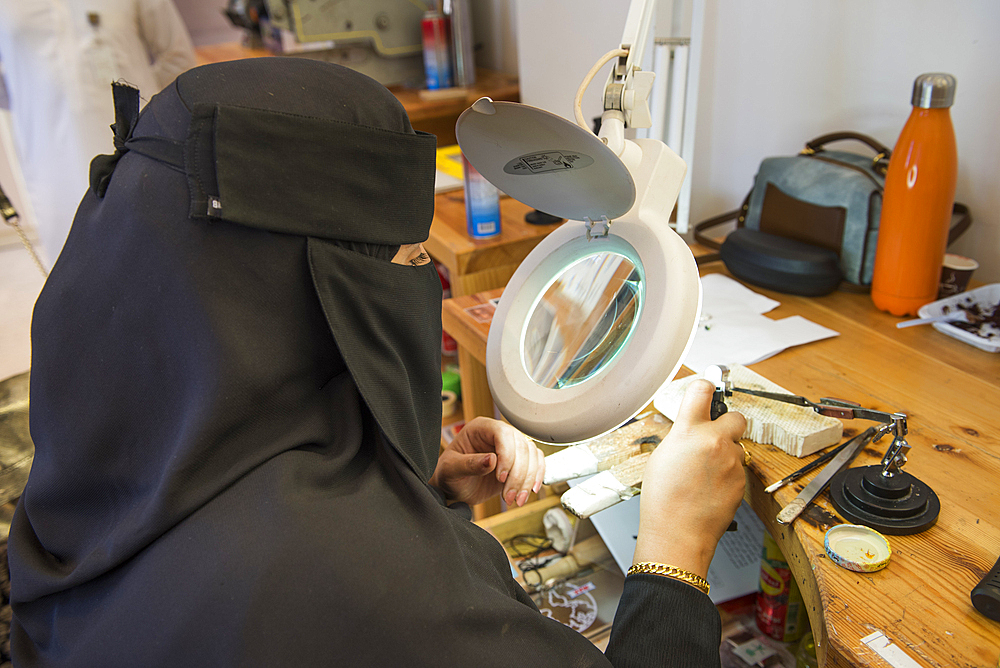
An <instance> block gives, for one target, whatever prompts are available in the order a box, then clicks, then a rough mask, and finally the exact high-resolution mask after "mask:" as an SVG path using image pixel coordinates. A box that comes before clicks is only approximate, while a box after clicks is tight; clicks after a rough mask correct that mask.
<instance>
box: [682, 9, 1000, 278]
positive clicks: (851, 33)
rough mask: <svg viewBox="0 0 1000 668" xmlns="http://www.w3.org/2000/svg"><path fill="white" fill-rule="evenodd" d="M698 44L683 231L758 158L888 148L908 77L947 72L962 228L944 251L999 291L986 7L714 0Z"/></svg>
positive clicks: (998, 175) (999, 82)
mask: <svg viewBox="0 0 1000 668" xmlns="http://www.w3.org/2000/svg"><path fill="white" fill-rule="evenodd" d="M704 38H705V41H704V51H703V60H702V67H701V90H700V95H699V100H698V104H699V113H698V125H697V139H696V142H695V147H696V149H695V150H696V153H695V156H696V157H695V161H694V162H695V165H694V174H693V178H694V181H693V183H692V187H693V201H692V218H693V219H694V220H701V219H703V218H706V217H708V216H711V215H714V214H716V213H720V212H722V211H724V210H727V209H730V208H734V207H735V205H737V204H738V203H739V202H740V201H741V200H742V198H743V197H744V196H745V195H746V192H747V190H749V188H750V185H751V179H752V178H753V175H754V173H755V172H756V168H757V166H758V165H759V164H760V161H761V159H762V158H765V157H767V156H771V155H782V154H789V153H793V152H796V151H798V150H799V149H800V148H802V144H803V143H804V142H805V141H807V140H809V139H812V138H813V137H816V136H819V135H821V134H824V133H826V132H831V131H835V130H845V129H846V130H855V131H858V132H862V133H864V134H868V135H871V136H872V137H874V138H875V139H878V140H880V141H881V142H882V143H884V144H886V145H887V146H889V147H890V148H891V147H892V146H893V145H894V144H895V142H896V139H897V137H898V136H899V132H900V130H901V129H902V127H903V124H904V123H905V122H906V118H907V116H908V115H909V113H910V109H911V107H910V93H911V90H912V86H913V79H914V78H915V77H916V76H917V75H919V74H921V73H923V72H948V73H951V74H953V75H955V77H956V79H957V81H958V85H957V88H956V95H955V105H954V107H953V108H952V122H953V124H954V126H955V135H956V140H957V142H958V156H959V176H958V187H957V191H956V194H955V197H956V199H957V200H958V201H960V202H964V203H966V204H968V205H969V207H970V208H971V210H972V215H973V220H974V223H973V226H972V228H970V230H969V231H968V232H967V233H966V234H965V236H963V237H962V238H961V239H960V240H959V241H957V242H956V243H955V244H954V245H953V246H952V248H951V250H952V251H953V252H958V253H961V254H964V255H968V256H970V257H973V258H975V259H977V260H978V261H979V263H980V269H979V271H977V273H976V275H975V278H976V279H978V280H980V281H984V282H990V283H992V282H996V281H1000V2H996V0H961V1H946V0H907V1H906V2H889V1H879V2H870V1H868V0H811V1H810V2H806V3H803V2H796V1H793V0H768V1H766V2H762V1H760V0H758V1H757V2H753V3H745V2H738V1H737V0H717V1H709V2H708V3H707V6H706V16H705V35H704ZM842 146H843V147H845V148H847V147H848V146H849V143H845V144H843V145H842ZM862 150H863V149H862Z"/></svg>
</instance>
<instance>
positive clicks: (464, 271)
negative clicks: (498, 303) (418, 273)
mask: <svg viewBox="0 0 1000 668" xmlns="http://www.w3.org/2000/svg"><path fill="white" fill-rule="evenodd" d="M530 211H532V208H531V207H530V206H528V205H526V204H522V203H521V202H518V201H517V200H515V199H511V198H509V197H504V198H501V200H500V234H498V235H497V236H495V237H491V238H489V239H473V238H471V237H470V236H469V233H468V231H467V227H466V223H465V194H464V193H463V191H461V190H453V191H451V192H446V193H441V194H439V195H438V196H437V197H436V198H435V200H434V220H433V222H432V223H431V232H430V238H429V239H428V240H427V242H426V243H425V244H424V248H426V249H427V252H428V253H430V255H431V257H433V258H434V259H435V260H437V261H438V262H440V263H441V264H443V265H444V266H445V267H447V268H448V274H449V280H450V281H451V294H452V296H453V297H460V296H462V295H471V294H475V293H477V292H482V291H483V290H492V289H493V288H500V287H503V286H504V285H506V284H507V281H508V280H510V277H511V276H513V275H514V270H515V269H517V267H518V265H520V264H521V261H522V260H523V259H524V258H526V257H527V256H528V253H530V252H531V251H532V249H534V247H535V246H537V245H538V244H539V242H540V241H541V240H542V239H544V238H545V237H547V236H548V235H549V233H551V232H552V231H553V230H555V229H556V228H557V227H559V225H561V224H562V223H555V224H552V225H532V224H531V223H528V222H526V221H525V220H524V215H525V214H526V213H528V212H530Z"/></svg>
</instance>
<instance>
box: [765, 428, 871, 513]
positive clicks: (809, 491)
mask: <svg viewBox="0 0 1000 668" xmlns="http://www.w3.org/2000/svg"><path fill="white" fill-rule="evenodd" d="M876 432H878V430H877V429H876V428H875V427H868V429H866V430H864V431H863V432H861V433H860V434H858V435H857V436H855V437H854V438H852V439H851V440H850V441H848V442H847V443H845V444H844V449H843V450H841V451H840V453H839V454H837V456H836V457H834V458H833V459H832V460H831V461H830V463H829V464H827V465H826V466H824V467H823V470H822V471H820V472H819V474H818V475H817V476H816V477H815V478H813V479H812V481H810V483H809V484H808V485H806V486H805V488H804V489H803V490H802V491H801V492H799V495H798V496H796V497H795V498H794V499H793V500H792V502H791V503H789V504H788V505H787V506H785V507H784V508H782V509H781V512H780V513H778V517H777V520H778V524H791V523H792V521H793V520H795V518H796V517H798V516H799V515H800V514H801V513H802V511H803V510H805V507H806V506H807V505H809V504H810V503H811V502H812V500H813V499H815V498H816V497H817V496H819V495H820V493H822V491H823V490H824V489H826V486H827V485H829V484H830V480H831V479H832V478H833V476H835V475H837V474H838V473H840V471H841V470H842V469H844V468H846V467H847V466H848V465H849V464H850V463H851V461H852V460H853V459H854V457H856V456H857V454H858V453H859V452H861V450H862V449H863V448H864V447H865V446H866V445H868V443H870V442H871V440H872V439H873V438H875V434H876Z"/></svg>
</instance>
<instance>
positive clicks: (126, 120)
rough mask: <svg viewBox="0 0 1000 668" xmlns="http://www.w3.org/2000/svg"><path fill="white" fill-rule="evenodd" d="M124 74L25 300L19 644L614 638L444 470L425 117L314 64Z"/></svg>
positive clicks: (67, 653) (414, 643)
mask: <svg viewBox="0 0 1000 668" xmlns="http://www.w3.org/2000/svg"><path fill="white" fill-rule="evenodd" d="M129 94H134V93H130V92H129V91H127V90H123V89H118V90H117V91H116V102H117V104H116V106H117V107H118V115H117V120H116V123H115V126H114V130H115V133H116V148H117V151H116V154H115V156H111V157H105V158H101V159H99V160H96V161H95V164H94V165H93V169H92V184H93V188H92V190H91V191H90V192H88V193H87V195H86V197H85V198H84V200H83V202H82V204H81V206H80V209H79V211H78V213H77V216H76V219H75V221H74V224H73V228H72V231H71V233H70V235H69V239H68V241H67V244H66V246H65V249H64V250H63V252H62V254H61V256H60V258H59V260H58V262H57V263H56V265H55V267H54V268H53V271H52V274H51V276H50V277H49V279H48V281H47V282H46V284H45V287H44V289H43V291H42V294H41V296H40V297H39V299H38V302H37V304H36V307H35V312H34V318H33V322H32V350H33V357H32V367H31V398H30V421H31V434H32V438H33V440H34V442H35V447H36V454H35V460H34V466H33V468H32V471H31V476H30V478H29V480H28V483H27V486H26V488H25V491H24V494H23V495H22V497H21V500H20V502H19V504H18V507H17V511H16V514H15V517H14V521H13V524H12V528H11V534H10V570H11V578H12V586H11V599H12V605H13V608H14V622H13V626H12V645H13V651H14V657H15V661H16V662H17V665H19V666H24V667H31V666H76V665H79V666H101V667H102V668H107V667H110V666H130V667H134V666H144V667H149V666H172V667H177V666H250V665H268V666H274V665H288V666H314V665H316V666H319V665H323V666H327V665H386V666H389V665H393V666H395V665H422V664H423V665H449V664H450V665H513V664H512V661H514V658H515V657H516V659H517V661H518V662H519V663H521V664H522V665H528V664H537V665H557V664H559V663H560V662H562V661H564V660H565V659H566V658H567V657H566V651H567V647H570V648H573V654H574V657H573V659H572V661H571V663H572V665H590V664H601V663H603V662H604V658H603V656H602V655H601V654H600V653H599V652H596V651H594V649H593V647H592V646H590V645H589V643H588V642H587V641H586V640H583V639H582V638H581V637H579V636H577V635H576V634H575V632H573V631H571V630H569V629H567V628H565V627H563V626H562V625H560V624H558V623H557V622H552V621H549V620H546V621H540V619H539V615H538V613H537V612H536V611H535V609H534V608H533V606H532V605H531V603H530V600H529V599H528V598H527V596H526V595H525V594H524V592H523V590H521V589H520V587H518V586H517V585H516V584H515V583H514V582H513V580H512V579H511V576H510V572H509V570H508V568H509V567H508V565H507V561H506V558H505V556H504V553H503V550H502V548H501V547H500V546H499V545H498V544H497V543H496V541H495V540H493V539H492V538H491V537H489V536H488V535H487V534H485V532H482V531H481V530H479V529H478V528H477V527H475V526H474V525H473V524H471V523H470V522H468V521H466V520H465V519H463V518H460V517H457V516H456V513H455V512H452V511H450V510H449V509H447V508H446V507H445V506H443V504H442V503H441V500H440V498H439V497H438V496H436V495H435V494H434V492H433V491H432V490H431V488H429V487H428V485H427V484H426V481H427V479H428V477H429V475H430V473H431V472H432V470H433V468H434V465H435V463H436V459H437V451H438V447H439V434H440V402H439V398H438V397H439V394H440V344H439V342H440V299H441V293H440V283H439V281H438V278H437V275H436V273H435V271H434V269H433V266H431V265H426V266H419V267H413V266H402V265H397V264H393V263H391V262H390V261H389V259H390V258H391V257H392V255H393V253H394V252H395V250H396V249H397V248H398V246H399V245H400V244H407V243H415V242H419V241H422V240H424V239H425V238H426V237H427V233H428V229H429V226H430V221H431V217H432V213H433V174H434V148H435V141H434V138H433V137H432V136H429V135H423V134H420V133H414V132H413V130H412V129H411V127H410V124H409V122H408V120H407V117H406V114H405V112H404V110H403V109H402V107H401V106H400V104H399V103H398V102H397V101H396V99H395V98H394V97H393V96H392V95H391V94H390V93H389V92H388V91H386V90H385V89H384V88H383V87H382V86H380V85H379V84H377V83H375V82H374V81H372V80H370V79H368V78H367V77H364V76H362V75H360V74H357V73H355V72H353V71H351V70H348V69H345V68H341V67H338V66H335V65H331V64H327V63H321V62H316V61H311V60H305V59H301V60H300V59H293V58H263V59H255V60H246V61H238V62H232V63H225V64H219V65H212V66H206V67H201V68H198V69H195V70H192V71H190V72H188V73H186V74H184V75H182V76H180V77H179V78H178V79H177V81H176V82H175V83H174V85H172V86H169V87H167V89H165V90H164V91H163V92H162V93H160V94H159V95H157V96H155V97H154V98H153V99H152V100H150V102H149V104H148V105H147V106H146V107H145V109H144V110H143V112H142V113H141V114H140V115H138V118H137V119H136V118H133V116H132V114H133V113H134V111H135V110H136V109H137V102H135V101H133V100H130V99H129V98H128V97H127V96H128V95H129Z"/></svg>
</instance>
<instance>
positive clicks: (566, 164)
mask: <svg viewBox="0 0 1000 668" xmlns="http://www.w3.org/2000/svg"><path fill="white" fill-rule="evenodd" d="M592 164H594V159H593V158H591V157H590V156H589V155H586V154H583V153H579V152H575V151H541V152H538V153H528V154H527V155H522V156H521V157H519V158H514V159H513V160H511V161H510V162H508V163H507V164H506V165H504V167H503V171H505V172H507V173H508V174H518V175H522V174H523V175H529V174H543V173H545V172H561V171H565V170H568V169H583V168H584V167H589V166H590V165H592Z"/></svg>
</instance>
